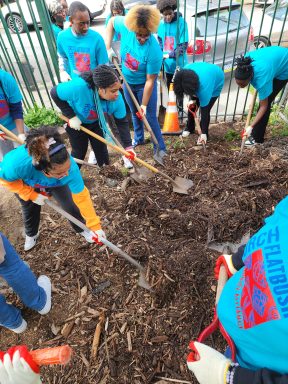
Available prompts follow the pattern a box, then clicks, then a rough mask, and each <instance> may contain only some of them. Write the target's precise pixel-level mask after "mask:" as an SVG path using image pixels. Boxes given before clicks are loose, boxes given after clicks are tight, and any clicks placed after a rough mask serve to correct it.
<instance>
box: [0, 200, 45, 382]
mask: <svg viewBox="0 0 288 384" xmlns="http://www.w3.org/2000/svg"><path fill="white" fill-rule="evenodd" d="M47 199H48V197H47V196H45V195H42V193H38V195H37V197H36V199H35V200H32V201H33V203H34V204H38V205H44V204H45V200H47ZM0 383H1V381H0ZM1 384H2V383H1Z"/></svg>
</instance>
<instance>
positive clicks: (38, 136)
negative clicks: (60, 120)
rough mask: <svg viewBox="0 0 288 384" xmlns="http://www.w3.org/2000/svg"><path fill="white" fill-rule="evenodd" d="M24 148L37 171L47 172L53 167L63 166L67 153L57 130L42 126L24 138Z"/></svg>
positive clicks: (32, 130) (31, 130)
mask: <svg viewBox="0 0 288 384" xmlns="http://www.w3.org/2000/svg"><path fill="white" fill-rule="evenodd" d="M26 148H27V149H28V153H29V155H30V156H32V164H33V165H34V167H35V168H36V169H37V170H38V171H46V172H49V171H50V170H51V169H52V168H53V165H55V164H63V163H65V162H66V161H67V160H68V158H69V153H68V151H67V148H66V146H65V144H64V141H63V140H62V138H61V136H60V133H59V132H58V130H57V128H55V127H51V126H42V127H40V128H37V129H30V131H29V132H28V134H27V137H26Z"/></svg>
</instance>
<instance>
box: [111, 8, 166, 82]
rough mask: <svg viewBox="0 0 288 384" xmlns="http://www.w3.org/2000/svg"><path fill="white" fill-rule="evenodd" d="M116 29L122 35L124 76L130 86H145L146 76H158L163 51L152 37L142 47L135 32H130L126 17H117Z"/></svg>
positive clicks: (121, 52)
mask: <svg viewBox="0 0 288 384" xmlns="http://www.w3.org/2000/svg"><path fill="white" fill-rule="evenodd" d="M114 29H115V32H116V33H120V34H121V46H120V56H121V60H122V71H123V74H124V76H125V78H126V80H127V82H128V83H130V84H145V82H146V75H158V73H159V71H160V68H161V65H162V56H163V55H162V51H161V49H160V47H159V44H158V42H157V40H156V38H155V37H154V36H153V35H151V36H150V37H149V38H148V39H147V40H146V42H145V43H144V44H143V45H141V44H140V43H139V42H138V40H137V39H136V34H135V32H132V31H129V29H128V28H127V27H126V25H125V17H124V16H116V17H115V19H114Z"/></svg>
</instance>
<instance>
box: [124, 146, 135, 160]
mask: <svg viewBox="0 0 288 384" xmlns="http://www.w3.org/2000/svg"><path fill="white" fill-rule="evenodd" d="M125 151H126V152H128V153H129V155H125V157H127V159H129V160H132V161H133V160H135V157H136V156H137V155H136V152H135V151H134V149H133V148H131V149H125Z"/></svg>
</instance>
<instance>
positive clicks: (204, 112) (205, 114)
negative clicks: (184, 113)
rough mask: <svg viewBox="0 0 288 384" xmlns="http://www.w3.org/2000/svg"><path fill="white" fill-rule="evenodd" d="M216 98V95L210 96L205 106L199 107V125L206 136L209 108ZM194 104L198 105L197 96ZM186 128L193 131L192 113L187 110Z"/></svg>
mask: <svg viewBox="0 0 288 384" xmlns="http://www.w3.org/2000/svg"><path fill="white" fill-rule="evenodd" d="M217 99H218V97H211V99H210V101H209V104H208V105H206V106H205V107H200V112H201V121H200V127H201V131H202V133H205V134H206V135H207V136H208V130H209V124H210V111H211V109H212V107H213V105H214V104H215V102H216V100H217ZM196 104H197V105H198V107H199V99H198V98H197V100H196ZM187 130H188V131H189V132H190V133H194V132H195V120H194V117H193V115H192V113H190V112H189V111H188V122H187Z"/></svg>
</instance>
